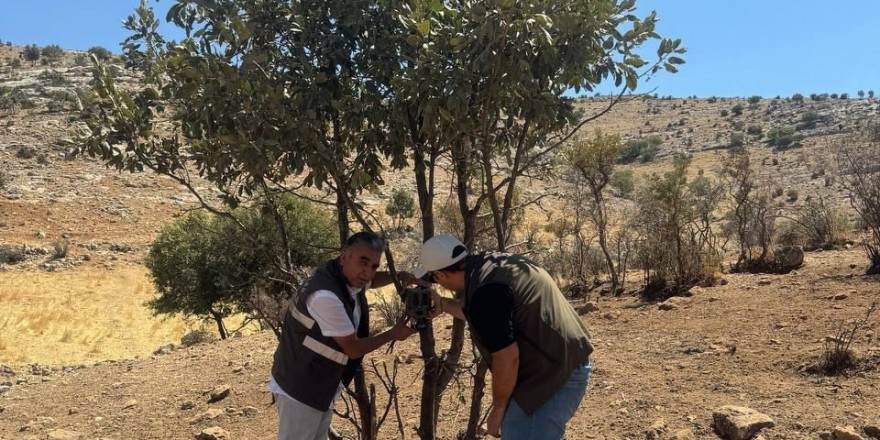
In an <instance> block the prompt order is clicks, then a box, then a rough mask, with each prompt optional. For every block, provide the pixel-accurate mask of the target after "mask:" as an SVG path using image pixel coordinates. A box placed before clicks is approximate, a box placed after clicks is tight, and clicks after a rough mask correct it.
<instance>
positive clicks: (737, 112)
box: [730, 104, 743, 116]
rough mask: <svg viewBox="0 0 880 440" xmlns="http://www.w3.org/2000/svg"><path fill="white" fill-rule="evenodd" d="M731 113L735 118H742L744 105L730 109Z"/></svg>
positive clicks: (737, 105)
mask: <svg viewBox="0 0 880 440" xmlns="http://www.w3.org/2000/svg"><path fill="white" fill-rule="evenodd" d="M730 112H731V113H732V114H733V116H741V115H742V114H743V105H742V104H736V105H734V106H733V107H731V108H730Z"/></svg>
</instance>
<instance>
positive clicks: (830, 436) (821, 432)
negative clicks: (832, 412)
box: [816, 431, 834, 440]
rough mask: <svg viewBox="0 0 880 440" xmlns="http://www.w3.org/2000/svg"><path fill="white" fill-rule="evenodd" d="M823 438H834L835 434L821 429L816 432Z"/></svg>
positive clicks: (827, 439)
mask: <svg viewBox="0 0 880 440" xmlns="http://www.w3.org/2000/svg"><path fill="white" fill-rule="evenodd" d="M816 435H818V436H819V438H820V439H821V440H834V434H831V433H830V432H828V431H819V432H818V433H816Z"/></svg>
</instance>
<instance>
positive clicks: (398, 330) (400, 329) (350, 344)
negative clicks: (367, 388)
mask: <svg viewBox="0 0 880 440" xmlns="http://www.w3.org/2000/svg"><path fill="white" fill-rule="evenodd" d="M413 333H415V330H413V329H411V328H409V327H408V326H407V325H406V321H403V320H401V321H398V322H397V324H395V325H394V327H391V328H390V329H388V330H386V331H384V332H382V333H379V334H378V335H376V336H370V337H368V338H358V337H357V336H356V335H355V334H350V335H348V336H335V337H333V340H335V341H336V343H337V344H339V346H340V347H341V348H342V351H343V352H345V355H346V356H348V357H349V358H351V359H357V358H360V357H363V356H364V355H365V354H367V353H369V352H371V351H374V350H376V349H377V348H379V347H381V346H383V345H385V344H387V343H389V342H391V341H402V340H404V339H406V338H408V337H409V336H410V335H412V334H413Z"/></svg>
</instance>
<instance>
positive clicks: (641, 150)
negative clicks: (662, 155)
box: [618, 136, 663, 164]
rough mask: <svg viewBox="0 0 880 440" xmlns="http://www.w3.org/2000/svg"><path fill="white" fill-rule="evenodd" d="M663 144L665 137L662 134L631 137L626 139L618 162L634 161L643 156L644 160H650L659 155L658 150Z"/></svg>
mask: <svg viewBox="0 0 880 440" xmlns="http://www.w3.org/2000/svg"><path fill="white" fill-rule="evenodd" d="M662 144H663V139H662V138H660V136H648V137H646V138H636V139H630V140H628V141H626V143H625V144H624V145H623V148H622V149H621V150H620V159H618V163H622V164H627V163H633V162H635V160H636V159H639V158H641V160H642V162H650V161H651V160H653V159H654V157H655V156H656V155H657V151H659V149H660V145H662Z"/></svg>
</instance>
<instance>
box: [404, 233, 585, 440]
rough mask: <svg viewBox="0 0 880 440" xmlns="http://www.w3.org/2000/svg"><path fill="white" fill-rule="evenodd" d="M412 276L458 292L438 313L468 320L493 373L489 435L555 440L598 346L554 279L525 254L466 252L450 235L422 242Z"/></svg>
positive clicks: (439, 300) (441, 302)
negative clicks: (593, 352)
mask: <svg viewBox="0 0 880 440" xmlns="http://www.w3.org/2000/svg"><path fill="white" fill-rule="evenodd" d="M420 262H421V265H420V266H419V267H418V268H417V269H416V270H415V271H414V275H415V276H416V277H419V278H421V279H423V280H425V281H428V282H431V283H437V284H440V285H441V286H443V287H445V288H446V289H449V290H452V291H454V292H456V293H457V295H456V296H457V298H460V299H452V298H445V297H441V296H439V295H437V294H436V293H435V295H434V303H435V311H436V313H438V314H439V313H444V312H445V313H449V314H450V315H452V316H453V317H454V318H456V319H463V320H466V321H467V323H468V327H469V328H470V331H471V339H472V340H473V341H474V344H475V345H476V346H477V348H478V349H479V351H480V353H481V354H482V355H483V357H484V358H485V359H486V361H487V362H488V363H489V368H490V369H491V371H492V409H491V412H490V413H489V418H488V420H487V425H488V431H489V434H490V435H492V436H494V437H499V436H501V437H503V438H504V440H539V439H540V440H558V439H561V438H562V437H563V436H564V435H565V425H566V423H567V422H568V420H569V419H571V417H572V416H573V415H574V413H575V412H576V411H577V408H578V406H579V405H580V402H581V400H583V396H584V394H585V392H586V388H587V380H588V379H589V375H590V371H591V366H590V354H591V353H592V351H593V346H592V345H591V344H590V335H589V332H588V331H587V328H586V326H585V325H584V323H583V321H581V319H580V316H578V314H577V313H576V312H575V311H574V309H573V308H572V307H571V304H569V303H568V301H567V300H566V299H565V297H564V296H563V295H562V292H561V291H560V290H559V287H558V286H557V285H556V283H555V282H554V281H553V279H552V277H550V275H549V274H548V273H547V271H545V270H544V269H542V268H541V267H539V266H538V265H537V264H535V263H534V262H532V261H530V260H528V259H527V258H525V257H523V256H521V255H515V254H502V253H484V254H479V255H468V252H467V248H466V247H465V246H464V245H463V244H462V243H461V241H459V240H458V239H457V238H455V237H453V236H451V235H445V234H444V235H437V236H434V237H432V238H431V239H429V240H428V241H426V242H425V243H424V244H423V245H422V251H421V260H420Z"/></svg>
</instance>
